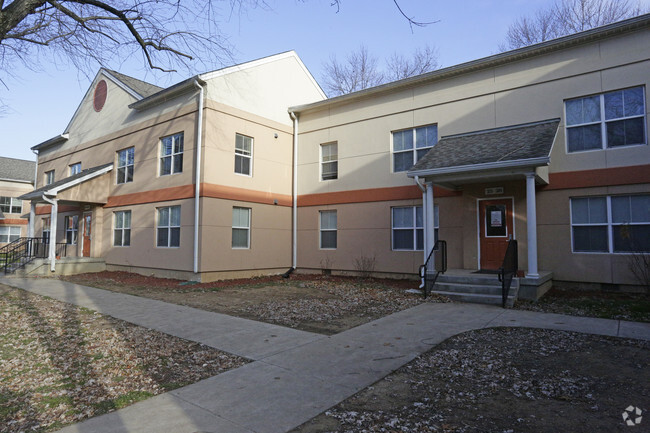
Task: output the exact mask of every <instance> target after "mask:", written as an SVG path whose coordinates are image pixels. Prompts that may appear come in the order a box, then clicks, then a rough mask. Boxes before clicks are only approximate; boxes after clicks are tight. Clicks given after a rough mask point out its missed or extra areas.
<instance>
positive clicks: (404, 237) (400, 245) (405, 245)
mask: <svg viewBox="0 0 650 433" xmlns="http://www.w3.org/2000/svg"><path fill="white" fill-rule="evenodd" d="M393 249H394V250H412V249H413V230H403V229H394V230H393Z"/></svg>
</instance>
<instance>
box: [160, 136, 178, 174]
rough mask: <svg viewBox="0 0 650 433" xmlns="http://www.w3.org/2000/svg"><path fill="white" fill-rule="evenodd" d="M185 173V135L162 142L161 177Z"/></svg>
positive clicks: (166, 138)
mask: <svg viewBox="0 0 650 433" xmlns="http://www.w3.org/2000/svg"><path fill="white" fill-rule="evenodd" d="M182 172H183V133H182V132H180V133H178V134H174V135H170V136H168V137H163V138H162V139H161V140H160V175H161V176H164V175H167V174H176V173H182Z"/></svg>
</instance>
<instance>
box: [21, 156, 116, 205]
mask: <svg viewBox="0 0 650 433" xmlns="http://www.w3.org/2000/svg"><path fill="white" fill-rule="evenodd" d="M112 169H113V163H112V162H110V163H108V164H103V165H98V166H97V167H92V168H87V169H85V170H82V171H80V172H79V173H77V174H73V175H72V176H68V177H66V178H65V179H61V180H58V181H56V182H52V183H51V184H49V185H45V186H43V187H40V188H38V189H35V190H34V191H31V192H28V193H27V194H23V195H21V196H20V197H18V198H20V199H21V200H32V199H35V198H40V197H42V196H43V195H44V194H45V195H47V196H55V195H56V194H57V193H58V192H59V191H63V190H66V189H68V188H71V187H73V186H75V185H78V184H80V183H83V182H86V181H88V180H91V179H94V178H96V177H97V176H101V175H102V174H104V173H107V172H109V171H111V170H112Z"/></svg>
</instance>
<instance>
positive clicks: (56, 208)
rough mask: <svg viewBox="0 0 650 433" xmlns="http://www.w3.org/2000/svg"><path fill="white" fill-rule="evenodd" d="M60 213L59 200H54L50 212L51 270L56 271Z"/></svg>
mask: <svg viewBox="0 0 650 433" xmlns="http://www.w3.org/2000/svg"><path fill="white" fill-rule="evenodd" d="M58 213H59V201H58V200H57V199H54V200H52V210H51V212H50V252H49V255H48V257H49V259H50V271H51V272H54V271H55V269H56V263H55V262H56V216H57V214H58Z"/></svg>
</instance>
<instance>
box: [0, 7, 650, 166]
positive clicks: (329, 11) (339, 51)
mask: <svg viewBox="0 0 650 433" xmlns="http://www.w3.org/2000/svg"><path fill="white" fill-rule="evenodd" d="M267 3H268V4H269V6H270V9H263V8H258V9H254V10H249V11H248V12H246V13H245V14H243V15H241V16H234V17H232V18H231V19H230V20H228V21H225V22H224V23H222V30H223V31H224V32H225V33H226V34H227V36H228V37H229V40H230V42H231V43H232V44H233V45H234V47H235V50H236V51H235V53H234V55H235V60H236V61H237V62H238V63H239V62H245V61H249V60H254V59H257V58H260V57H265V56H268V55H271V54H276V53H279V52H284V51H288V50H292V49H293V50H296V51H297V53H298V55H299V56H300V57H301V58H302V60H303V62H304V63H305V65H306V66H307V68H308V69H309V70H310V71H311V73H312V74H313V75H314V76H315V78H316V79H317V80H318V81H322V79H321V77H322V65H323V63H324V62H326V61H327V60H328V59H329V58H330V56H332V55H336V56H337V58H339V59H343V58H344V57H345V56H346V55H347V53H349V52H350V51H352V50H354V49H357V48H358V47H359V46H360V45H362V44H363V45H365V46H366V47H367V48H368V51H369V52H370V53H371V54H373V55H375V56H376V57H378V58H379V59H383V58H385V57H388V56H390V55H391V54H392V53H393V52H396V51H397V52H402V53H405V54H408V53H411V52H412V51H414V50H415V49H416V48H418V47H424V46H426V45H427V44H429V45H431V46H435V47H436V48H437V50H438V54H439V63H441V66H443V67H447V66H452V65H456V64H459V63H462V62H466V61H470V60H474V59H478V58H481V57H485V56H489V55H491V54H495V53H497V52H498V46H499V43H500V42H502V41H503V39H504V36H505V33H506V30H507V28H508V25H509V24H510V23H511V22H512V21H514V20H515V19H516V18H518V17H519V16H521V15H528V14H531V13H533V12H534V11H535V10H537V9H539V8H540V7H543V6H545V5H547V4H549V3H550V1H548V0H475V1H466V0H455V1H433V0H428V1H427V0H401V1H400V5H401V6H402V8H403V9H404V11H405V12H406V13H407V14H408V15H409V16H413V17H414V18H415V19H416V20H418V21H427V22H428V21H437V22H436V23H435V24H431V25H428V26H426V27H423V28H422V27H413V29H411V27H410V26H409V25H408V23H407V21H406V20H405V19H404V18H403V17H402V16H401V15H400V14H399V11H398V10H397V9H396V7H395V5H394V3H393V1H392V0H343V1H342V4H341V8H340V10H339V11H338V12H337V10H336V8H335V7H332V6H330V3H331V2H330V1H329V0H307V1H305V2H303V1H300V0H267ZM642 3H643V4H645V5H646V6H648V5H650V0H644V1H643V2H642ZM107 66H108V67H109V68H112V69H116V70H118V71H119V72H122V73H124V74H126V75H130V76H133V77H135V78H139V79H143V80H145V81H148V82H151V83H153V84H157V85H159V86H163V87H165V86H168V85H171V84H174V83H176V82H178V81H181V80H183V79H185V78H187V77H188V76H190V74H189V73H184V74H174V73H172V74H162V73H153V72H151V71H148V70H146V69H145V68H144V67H143V65H142V64H141V63H140V62H137V61H130V62H126V63H123V64H120V63H118V60H117V59H116V63H115V64H112V65H107ZM223 66H227V65H214V68H211V69H218V68H220V67H223ZM16 67H17V69H16V71H14V75H15V76H16V77H19V78H8V79H6V78H5V77H4V76H3V77H2V78H3V79H5V84H6V85H7V87H8V89H7V88H1V87H0V99H1V100H2V102H4V103H5V104H6V105H7V106H8V109H7V111H6V112H5V113H3V114H1V115H0V131H2V132H3V134H2V135H3V138H4V141H3V143H2V144H0V156H5V157H12V158H21V159H31V160H33V159H34V155H33V153H32V152H31V150H30V147H32V146H34V145H36V144H38V143H40V142H42V141H45V140H47V139H49V138H52V137H54V136H55V135H58V134H60V133H62V132H63V130H64V129H65V127H66V125H67V124H68V121H69V120H70V118H71V117H72V115H73V113H74V111H75V109H76V108H77V106H78V104H79V102H80V101H81V98H82V97H83V95H84V93H85V92H86V90H87V88H88V86H89V84H90V80H91V79H92V77H90V78H88V77H86V76H85V75H84V74H83V73H80V72H79V71H77V70H75V69H74V68H73V67H72V66H66V65H58V66H54V65H48V64H42V65H41V67H42V71H39V72H33V71H30V70H23V69H20V68H19V65H16ZM97 68H99V65H98V66H97Z"/></svg>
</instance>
